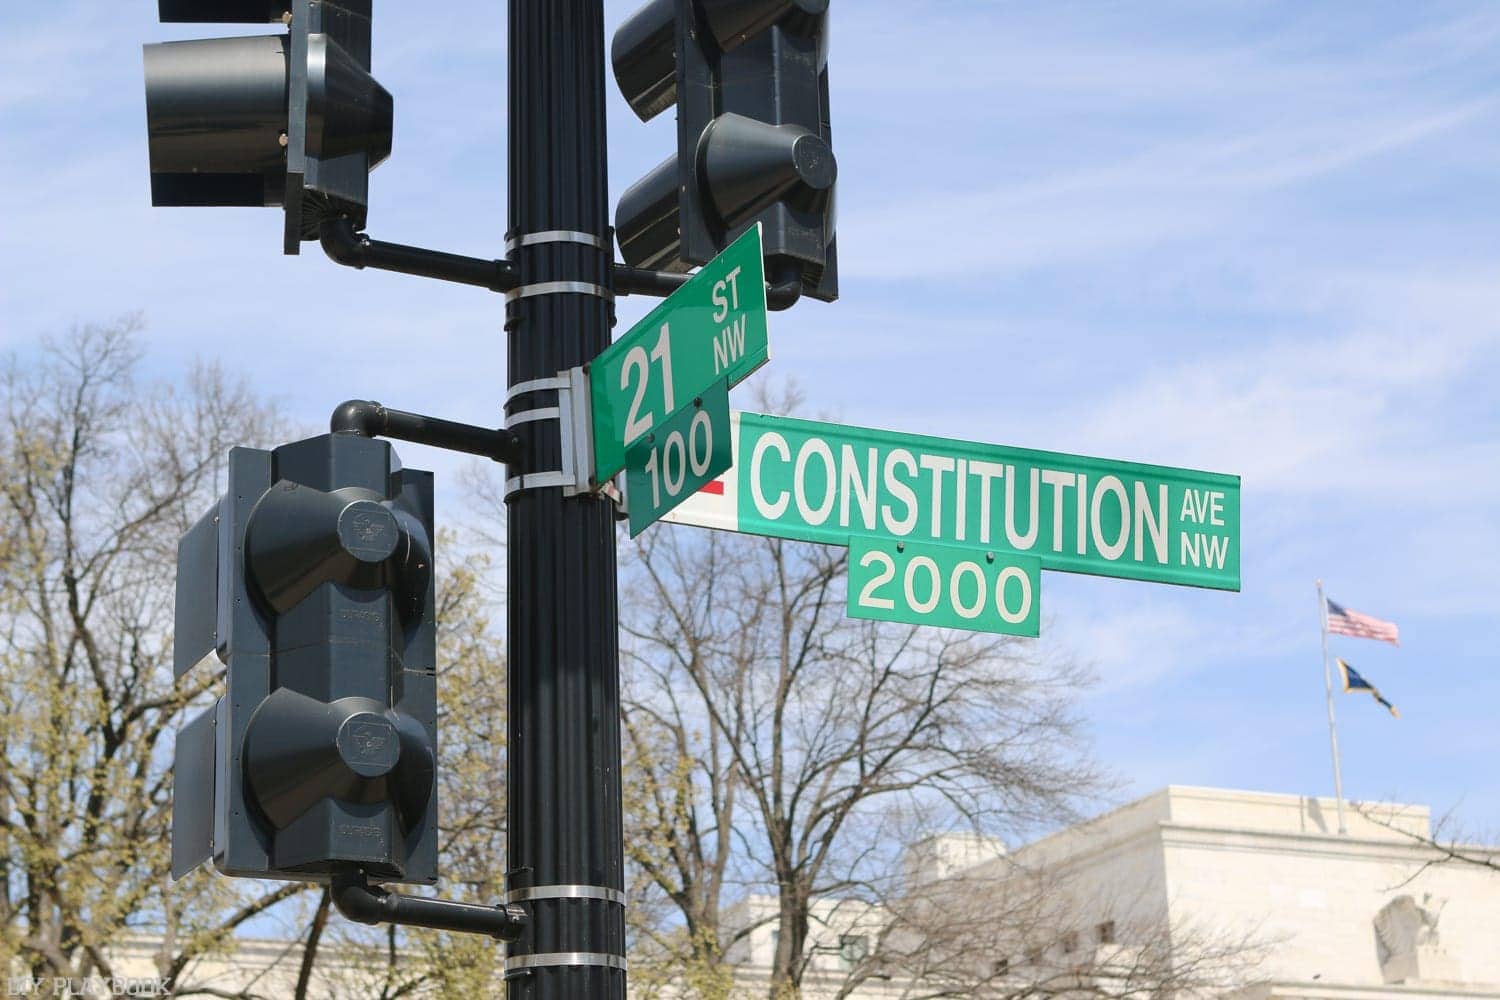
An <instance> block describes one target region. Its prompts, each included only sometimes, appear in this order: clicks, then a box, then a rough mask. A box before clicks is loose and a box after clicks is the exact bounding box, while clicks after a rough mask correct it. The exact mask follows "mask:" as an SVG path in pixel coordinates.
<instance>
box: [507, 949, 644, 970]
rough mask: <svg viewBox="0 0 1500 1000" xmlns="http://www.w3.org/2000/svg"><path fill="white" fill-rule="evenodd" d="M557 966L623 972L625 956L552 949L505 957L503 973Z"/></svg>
mask: <svg viewBox="0 0 1500 1000" xmlns="http://www.w3.org/2000/svg"><path fill="white" fill-rule="evenodd" d="M559 966H575V967H576V966H594V967H596V968H605V969H619V970H620V971H621V972H625V971H627V970H626V965H625V956H623V955H609V954H605V953H604V952H599V951H552V952H544V953H542V954H540V955H515V956H512V957H507V958H506V959H505V974H506V975H507V976H509V975H511V974H512V973H515V972H524V971H526V970H527V969H547V968H557V967H559Z"/></svg>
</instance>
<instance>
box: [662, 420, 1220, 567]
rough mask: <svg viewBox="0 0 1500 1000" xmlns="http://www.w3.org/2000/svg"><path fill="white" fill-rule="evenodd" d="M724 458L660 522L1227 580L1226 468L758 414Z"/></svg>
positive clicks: (735, 429)
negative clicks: (709, 478)
mask: <svg viewBox="0 0 1500 1000" xmlns="http://www.w3.org/2000/svg"><path fill="white" fill-rule="evenodd" d="M730 442H731V448H732V452H733V463H734V465H733V467H732V468H731V469H730V470H729V472H728V473H727V474H726V475H725V476H724V477H723V478H722V479H720V480H718V481H717V482H715V483H713V484H710V487H709V488H708V489H706V490H705V491H704V492H701V493H699V494H698V495H697V496H695V497H693V498H692V499H690V500H688V501H687V502H686V503H684V504H683V505H682V506H680V507H678V508H677V510H675V511H674V512H673V513H672V514H669V515H668V516H667V518H666V519H667V520H671V521H676V522H679V523H683V524H696V525H701V526H704V527H710V528H723V529H727V530H730V531H740V532H746V533H749V534H756V535H771V536H775V537H780V538H795V539H801V540H804V541H810V542H822V543H825V544H831V545H848V544H849V540H850V538H851V537H854V536H861V535H869V536H875V537H881V538H893V539H898V540H902V539H909V540H912V541H914V542H935V543H941V544H946V545H962V546H971V547H973V548H975V549H983V548H986V547H989V548H995V549H999V550H1002V551H1006V552H1015V553H1024V554H1027V555H1031V556H1035V557H1037V558H1038V559H1040V560H1041V565H1042V568H1043V569H1052V570H1062V571H1064V572H1070V573H1088V574H1093V575H1096V576H1111V577H1120V578H1124V579H1131V580H1147V581H1153V582H1157V583H1173V584H1183V585H1187V586H1194V587H1211V588H1215V589H1219V590H1239V589H1240V480H1239V477H1238V476H1231V475H1223V474H1220V473H1213V472H1198V471H1194V470H1191V469H1175V468H1169V467H1166V466H1159V465H1144V464H1140V463H1136V462H1119V461H1112V460H1108V459H1101V458H1087V457H1083V456H1079V455H1065V454H1061V453H1058V452H1048V451H1034V450H1030V449H1025V448H1011V447H1006V446H1004V445H994V444H980V443H976V442H970V441H958V440H952V439H948V438H937V437H927V436H924V435H917V434H900V433H895V432H891V431H879V430H871V429H868V428H863V427H847V426H844V425H841V424H831V423H824V422H821V421H815V420H800V419H795V418H790V417H773V416H767V415H765V414H759V413H743V412H733V413H731V415H730Z"/></svg>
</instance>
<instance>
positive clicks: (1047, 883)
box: [830, 857, 1265, 1000]
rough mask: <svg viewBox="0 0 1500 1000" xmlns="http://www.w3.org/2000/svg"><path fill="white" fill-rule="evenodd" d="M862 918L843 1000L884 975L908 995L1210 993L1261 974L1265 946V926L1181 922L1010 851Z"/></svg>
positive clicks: (913, 888) (910, 998) (1028, 998)
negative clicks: (863, 944) (861, 943)
mask: <svg viewBox="0 0 1500 1000" xmlns="http://www.w3.org/2000/svg"><path fill="white" fill-rule="evenodd" d="M1103 914H1108V915H1109V916H1108V917H1107V918H1106V919H1103V920H1100V919H1099V915H1103ZM857 926H859V928H860V929H861V930H866V931H867V932H870V933H871V939H870V943H869V945H868V947H867V948H865V949H864V951H863V954H861V955H857V956H855V957H854V958H853V960H852V961H849V962H848V963H847V971H846V972H844V973H843V974H842V977H841V980H840V981H839V982H838V983H837V986H836V988H835V989H831V990H830V992H831V993H832V994H833V995H834V996H835V997H837V998H839V1000H842V998H844V997H848V996H851V995H853V994H854V993H855V991H856V990H858V989H859V988H860V987H862V986H865V985H866V984H868V983H870V982H871V981H875V980H878V981H881V982H883V983H886V984H889V985H888V988H887V990H886V993H887V995H890V996H893V997H895V996H899V997H901V998H903V1000H931V998H938V997H987V998H995V1000H1032V998H1048V997H1059V996H1071V997H1080V998H1089V997H1092V998H1099V1000H1129V998H1134V997H1143V998H1144V997H1153V998H1154V997H1161V996H1173V995H1179V994H1188V995H1212V994H1219V993H1223V992H1225V991H1228V990H1230V989H1233V988H1237V987H1241V986H1244V985H1247V984H1248V983H1249V982H1251V981H1253V978H1254V975H1255V969H1256V967H1257V965H1258V963H1259V962H1260V960H1261V958H1262V956H1263V954H1264V948H1265V942H1263V941H1262V940H1261V939H1260V937H1259V936H1258V928H1249V929H1243V930H1240V931H1236V932H1226V931H1223V930H1213V929H1208V928H1202V927H1196V926H1193V925H1190V924H1187V923H1184V922H1178V923H1176V924H1172V923H1170V922H1169V921H1168V920H1167V918H1166V915H1165V912H1164V910H1163V909H1162V907H1161V905H1160V903H1158V904H1157V905H1153V904H1152V901H1151V900H1150V899H1148V898H1144V897H1138V898H1131V897H1128V896H1124V895H1122V894H1121V893H1119V892H1118V891H1116V890H1115V889H1114V888H1112V887H1102V888H1101V887H1098V886H1092V887H1091V886H1087V885H1083V884H1080V883H1079V882H1078V880H1077V879H1076V878H1074V877H1073V876H1072V875H1071V873H1069V872H1068V871H1067V870H1066V869H1065V868H1063V867H1055V866H1054V867H1047V866H1043V867H1033V866H1030V865H1027V864H1025V863H1022V862H1019V861H1017V860H1015V859H1014V858H1012V857H1004V858H1000V859H996V860H994V861H991V862H988V863H984V864H978V865H974V866H972V867H967V868H963V869H960V870H958V871H956V872H953V873H951V874H949V875H947V876H945V877H941V878H935V879H929V880H925V881H919V882H916V883H915V884H908V885H907V886H906V887H905V888H904V889H903V891H902V892H900V893H899V894H897V895H894V896H891V897H889V898H887V899H884V900H882V901H881V903H880V904H879V905H878V906H875V907H872V908H871V909H870V912H869V913H867V914H865V915H864V918H863V920H861V921H860V923H859V924H858V925H857Z"/></svg>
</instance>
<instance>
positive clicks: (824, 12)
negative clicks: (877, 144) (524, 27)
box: [611, 0, 838, 302]
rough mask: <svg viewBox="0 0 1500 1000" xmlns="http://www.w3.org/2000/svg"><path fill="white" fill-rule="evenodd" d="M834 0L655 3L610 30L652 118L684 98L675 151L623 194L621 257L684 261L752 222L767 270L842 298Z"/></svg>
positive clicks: (663, 265) (637, 106)
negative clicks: (831, 66) (832, 77)
mask: <svg viewBox="0 0 1500 1000" xmlns="http://www.w3.org/2000/svg"><path fill="white" fill-rule="evenodd" d="M827 28H828V0H652V2H651V3H648V4H647V5H646V6H645V7H642V8H641V9H639V10H638V11H636V12H635V13H634V14H633V15H631V17H630V18H629V19H628V20H627V21H625V22H624V23H623V24H622V25H621V26H620V28H619V30H618V31H617V32H616V33H615V37H614V42H613V45H612V47H611V61H612V62H613V63H614V70H615V79H616V81H617V82H618V83H619V85H620V90H621V92H622V93H623V94H624V95H625V99H626V101H627V102H629V104H630V106H631V108H632V109H633V110H634V111H635V113H636V114H637V115H638V116H639V117H640V118H641V120H642V121H649V120H650V119H652V118H654V117H655V116H656V115H658V114H660V113H661V112H662V111H665V110H666V109H667V108H669V107H671V106H672V105H673V104H676V105H677V155H676V156H675V157H673V158H671V159H668V160H666V161H665V162H663V163H662V164H661V165H659V166H658V167H657V168H656V169H655V170H653V171H651V172H650V173H649V174H647V175H646V176H645V177H644V178H642V179H641V180H640V181H638V182H636V183H635V184H634V185H632V186H631V187H630V188H629V189H628V190H627V191H626V192H625V194H624V195H623V196H621V198H620V204H619V206H618V209H617V211H616V213H615V231H616V234H617V237H618V239H619V243H620V252H621V254H622V255H623V256H624V258H625V261H626V263H628V264H630V265H632V266H635V267H645V268H656V269H660V270H686V269H688V268H690V267H692V266H694V265H701V264H706V263H708V261H709V260H711V259H713V257H714V256H715V255H716V254H717V253H719V251H721V250H723V249H724V248H725V247H726V246H728V245H729V243H731V242H732V241H733V240H734V238H735V237H736V236H738V235H739V234H740V233H742V232H744V231H745V230H746V229H747V228H749V227H750V226H751V225H753V224H754V223H756V222H760V223H761V224H762V227H763V229H762V234H763V237H764V241H765V242H764V245H765V254H766V257H767V260H768V267H767V274H768V276H770V277H771V279H772V280H777V278H778V276H779V277H785V276H786V275H788V274H790V275H792V276H794V277H797V278H800V280H801V282H802V285H803V291H804V292H805V293H806V294H808V295H812V296H814V297H816V298H819V299H822V300H824V301H827V302H831V301H833V300H834V299H836V298H838V261H837V252H836V245H835V241H834V181H835V179H836V177H837V174H838V167H837V164H836V162H835V160H834V156H833V149H832V146H831V145H830V134H829V132H830V130H829V115H828V44H827V38H828V34H827Z"/></svg>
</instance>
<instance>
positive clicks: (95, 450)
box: [0, 317, 302, 995]
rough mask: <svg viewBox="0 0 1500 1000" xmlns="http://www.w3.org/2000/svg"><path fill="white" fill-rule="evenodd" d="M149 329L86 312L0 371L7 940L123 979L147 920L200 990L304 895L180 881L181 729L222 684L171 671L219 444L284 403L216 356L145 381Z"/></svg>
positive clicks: (250, 437)
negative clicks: (206, 968) (214, 965)
mask: <svg viewBox="0 0 1500 1000" xmlns="http://www.w3.org/2000/svg"><path fill="white" fill-rule="evenodd" d="M140 327H141V323H140V320H139V318H138V317H126V318H123V319H121V320H118V321H115V322H112V323H107V324H102V325H85V326H81V327H78V328H75V329H73V330H72V331H70V332H69V333H68V334H67V335H65V336H62V337H58V338H55V339H48V340H46V341H44V342H43V343H42V344H41V345H40V348H39V349H38V350H37V351H36V352H35V353H34V354H33V355H31V356H28V357H27V358H26V359H25V360H24V361H23V360H21V359H19V358H12V359H10V360H9V362H8V363H6V364H5V365H4V367H3V369H0V423H3V428H4V430H3V433H4V437H3V440H0V469H3V472H4V475H3V476H0V559H3V561H4V572H3V573H0V865H3V877H0V958H5V959H9V960H11V961H16V962H18V963H19V964H20V966H21V967H22V968H24V969H26V970H27V971H29V972H30V973H31V974H33V975H37V976H46V977H58V976H68V977H89V976H95V977H108V976H111V975H112V974H113V970H112V967H111V962H110V958H109V945H110V944H111V942H112V941H114V940H116V939H117V938H118V936H119V935H121V934H124V933H126V932H127V931H129V930H131V929H134V928H143V927H150V928H155V929H157V930H159V931H160V932H161V935H162V936H161V941H162V944H161V949H160V954H159V958H158V967H159V969H160V972H161V974H162V975H163V976H165V977H166V979H167V980H168V982H169V984H171V986H172V987H173V988H174V989H175V990H177V991H178V993H179V994H180V995H188V994H190V993H192V992H193V989H192V987H191V984H190V983H188V982H186V981H185V979H184V973H185V970H187V969H188V968H189V966H190V965H191V964H192V962H193V960H194V959H195V958H196V957H198V956H201V955H204V954H206V953H210V952H213V951H215V950H219V949H222V948H223V947H225V945H226V942H227V940H228V938H229V937H230V936H231V935H232V934H233V932H234V931H235V930H236V929H237V928H240V927H242V926H243V925H245V924H246V923H248V922H249V921H252V920H254V919H256V918H257V917H259V916H260V915H261V914H263V913H265V912H266V911H267V910H269V909H270V908H271V907H274V906H276V905H277V904H279V903H281V902H282V901H284V900H286V899H288V898H290V897H292V896H294V895H296V894H298V893H300V892H301V891H302V887H301V886H298V885H286V884H281V883H276V884H271V885H256V886H254V887H245V886H243V885H234V886H231V885H229V884H227V883H225V882H224V881H222V880H214V879H211V878H207V877H202V876H201V873H200V875H199V876H195V877H192V878H189V879H186V880H184V881H183V882H181V883H178V884H177V885H175V886H173V887H171V888H168V886H167V879H166V878H165V872H166V868H167V850H168V836H167V828H168V823H169V811H170V808H169V807H170V773H169V770H170V769H169V766H168V765H169V759H170V758H169V752H170V734H171V733H172V732H173V730H174V729H175V727H176V726H177V724H178V723H179V722H180V721H182V719H183V716H184V712H185V711H186V710H187V709H188V708H189V706H190V705H192V704H193V703H194V702H195V701H199V702H201V700H202V698H203V696H204V695H205V694H206V692H207V691H208V689H209V688H210V687H212V686H213V685H214V684H215V683H216V682H217V681H218V680H219V678H218V677H216V676H214V674H213V672H212V671H208V672H199V673H197V674H194V675H190V676H189V677H187V678H185V679H184V680H185V683H184V684H176V683H174V681H173V677H172V669H171V622H172V603H173V573H172V567H173V565H174V564H175V549H176V541H177V538H178V537H179V536H180V534H181V533H182V532H183V531H184V530H185V529H186V528H187V527H188V526H189V525H190V524H191V523H192V521H193V520H194V519H195V518H196V517H197V516H198V515H199V514H200V513H201V512H202V510H203V509H204V508H205V507H206V506H207V505H208V502H209V500H210V498H211V497H212V496H213V495H214V492H215V478H216V471H217V468H216V462H217V458H218V457H219V456H222V455H223V454H224V452H225V451H226V450H227V449H228V448H229V446H230V445H232V444H254V443H264V442H266V441H267V440H269V439H270V438H272V437H273V436H274V432H275V430H276V421H275V419H274V417H273V415H272V413H271V411H270V410H269V409H268V408H267V407H266V406H265V405H263V404H262V403H261V402H259V401H258V400H257V399H255V398H254V397H253V396H252V394H251V393H250V392H249V391H248V390H247V389H246V388H245V387H244V386H243V385H242V384H240V383H237V382H235V381H233V380H231V379H229V378H227V377H226V376H225V375H224V373H223V372H222V371H220V370H219V369H218V368H216V367H213V366H206V365H200V366H198V367H196V368H195V369H194V370H193V372H192V373H191V375H190V376H189V378H188V379H187V381H186V384H185V385H184V386H183V387H181V388H173V387H167V386H163V385H147V386H142V385H137V384H136V383H135V381H134V379H133V373H134V369H135V367H136V364H137V362H138V360H139V357H140V351H139V348H138V345H137V339H136V334H137V332H138V331H139V329H140ZM164 736H167V737H169V738H168V739H165V740H164V739H163V737H164Z"/></svg>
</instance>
